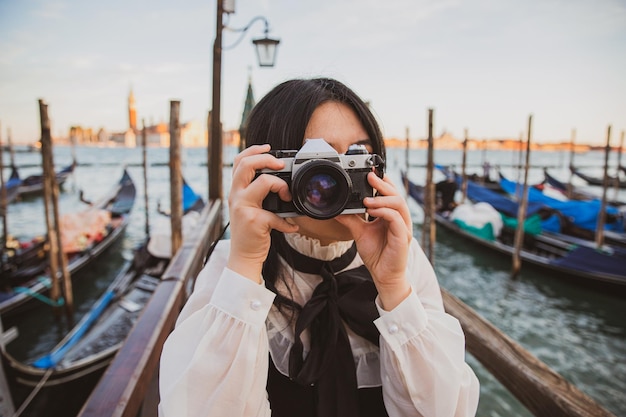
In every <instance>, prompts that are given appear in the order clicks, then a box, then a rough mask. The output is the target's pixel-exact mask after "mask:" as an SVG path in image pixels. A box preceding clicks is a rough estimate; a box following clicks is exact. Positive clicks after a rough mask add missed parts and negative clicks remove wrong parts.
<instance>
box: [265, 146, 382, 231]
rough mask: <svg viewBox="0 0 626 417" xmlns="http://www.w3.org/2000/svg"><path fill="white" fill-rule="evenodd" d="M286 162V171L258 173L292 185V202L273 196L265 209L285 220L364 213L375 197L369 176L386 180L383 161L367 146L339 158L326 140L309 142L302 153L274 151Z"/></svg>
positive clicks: (290, 187) (270, 196)
mask: <svg viewBox="0 0 626 417" xmlns="http://www.w3.org/2000/svg"><path fill="white" fill-rule="evenodd" d="M270 153H271V154H272V155H274V156H275V157H276V158H279V159H282V160H283V161H284V162H285V167H284V168H283V169H282V170H278V171H275V170H271V169H263V170H259V171H257V172H256V176H255V178H256V177H258V176H259V175H261V174H270V175H276V176H277V177H279V178H281V179H283V180H284V181H285V182H287V184H288V185H289V190H290V191H291V195H292V197H293V198H292V201H283V200H281V199H280V197H279V196H278V194H276V193H269V194H268V196H267V197H266V198H265V199H264V200H263V208H264V209H265V210H269V211H271V212H274V213H276V214H278V215H279V216H281V217H296V216H309V217H311V218H314V219H319V220H326V219H331V218H333V217H335V216H338V215H339V214H352V213H364V212H365V206H363V199H364V198H365V197H372V196H374V189H373V188H372V187H371V186H370V185H369V183H368V182H367V174H368V173H370V172H372V170H374V172H376V174H377V175H378V176H379V177H381V178H382V176H383V172H384V165H385V163H384V161H383V158H382V157H381V156H379V155H376V154H370V153H369V152H368V151H367V148H366V147H365V146H364V145H351V146H350V147H349V148H348V151H346V153H345V154H339V153H338V152H337V151H336V150H335V149H334V148H333V147H332V146H330V145H329V144H328V143H327V142H326V141H325V140H324V139H307V140H306V141H305V143H304V145H303V146H302V148H300V150H297V151H296V150H277V151H270Z"/></svg>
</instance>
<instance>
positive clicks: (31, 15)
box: [0, 0, 626, 144]
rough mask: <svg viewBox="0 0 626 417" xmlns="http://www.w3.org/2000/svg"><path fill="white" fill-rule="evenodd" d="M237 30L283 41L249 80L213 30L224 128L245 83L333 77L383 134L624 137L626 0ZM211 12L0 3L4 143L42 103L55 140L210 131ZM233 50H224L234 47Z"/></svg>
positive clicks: (299, 10)
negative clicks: (146, 128) (179, 126)
mask: <svg viewBox="0 0 626 417" xmlns="http://www.w3.org/2000/svg"><path fill="white" fill-rule="evenodd" d="M235 5H236V11H235V13H234V14H231V15H228V16H225V23H226V24H227V26H229V27H232V28H242V27H245V26H246V25H247V24H248V23H249V22H250V21H251V20H252V19H253V18H255V17H256V16H263V17H265V18H266V19H267V21H268V22H269V26H270V32H269V35H270V37H274V38H278V39H280V41H281V42H280V45H279V48H278V53H277V60H276V65H275V66H274V67H273V68H260V67H258V65H257V59H256V54H255V50H254V47H253V45H252V39H254V38H259V37H262V36H263V31H264V25H263V23H262V21H261V20H259V21H257V22H255V23H253V24H252V25H251V27H250V28H249V30H248V31H247V32H246V33H245V34H244V37H243V39H242V40H241V42H240V43H238V44H236V41H237V40H238V39H239V37H240V35H239V34H237V33H235V32H230V31H225V32H224V41H223V45H224V48H225V49H224V51H223V53H222V112H221V113H222V124H223V126H224V129H236V128H238V127H239V124H240V121H241V113H242V111H243V107H244V103H245V97H246V90H247V83H248V79H249V78H250V79H251V80H252V88H253V91H254V95H255V99H256V100H257V101H258V100H259V99H260V98H261V97H262V96H263V95H264V94H265V93H267V92H268V91H269V90H270V89H271V88H272V87H273V86H275V85H277V84H278V83H280V82H282V81H285V80H287V79H290V78H303V77H304V78H311V77H317V76H324V77H332V78H336V79H338V80H340V81H342V82H344V83H345V84H347V85H348V86H350V87H351V88H353V89H354V90H355V91H356V92H357V94H359V95H360V96H361V97H362V98H363V99H364V100H366V101H368V102H369V103H370V105H371V108H372V110H373V111H374V113H375V115H376V116H377V118H378V120H379V122H380V124H381V127H382V129H383V133H384V135H385V137H389V138H391V137H395V138H401V139H404V138H405V137H406V136H407V130H408V135H409V138H411V139H418V138H423V137H425V136H426V135H427V129H428V109H430V108H432V109H434V130H435V135H436V136H438V135H440V134H442V133H443V132H448V133H451V134H452V135H453V136H455V137H457V138H459V139H462V138H463V136H464V130H465V129H467V131H468V134H469V137H470V138H476V139H497V138H515V139H517V138H519V137H520V135H524V136H525V135H526V130H527V125H528V118H529V116H530V115H531V114H532V116H533V122H532V140H533V141H536V142H559V141H569V140H570V138H571V136H572V130H573V129H575V131H576V133H575V134H576V142H577V143H591V144H603V143H605V142H606V137H607V130H608V127H609V126H611V129H612V135H611V137H612V143H614V144H618V142H619V136H620V134H621V132H622V131H624V130H625V129H626V1H625V0H594V1H589V0H385V1H380V0H377V1H375V0H333V1H331V0H317V1H296V0H237V1H236V2H235ZM215 21H216V1H215V0H205V1H199V0H178V1H165V0H108V1H106V2H94V1H80V0H58V1H56V0H20V1H12V0H0V125H1V127H0V132H1V135H0V136H1V138H2V140H3V142H5V143H6V138H7V134H8V132H7V130H8V129H10V131H11V137H12V139H13V142H15V143H27V142H35V141H37V140H38V139H39V136H40V133H39V132H40V126H39V108H38V104H37V100H38V99H40V98H41V99H44V100H45V101H46V102H47V103H48V113H49V116H50V119H51V124H52V134H53V136H67V133H68V130H69V128H70V126H73V125H80V126H83V127H91V128H93V129H96V130H97V129H100V128H105V129H106V130H107V131H109V132H114V131H123V130H125V129H126V127H127V126H128V114H127V98H128V94H129V91H130V90H131V89H132V91H133V93H134V95H135V99H136V107H137V113H138V119H139V120H141V119H144V120H145V121H146V123H147V124H150V123H157V122H160V121H168V120H169V107H170V104H169V103H170V100H180V101H181V111H180V114H181V119H182V120H183V121H191V120H195V121H200V122H202V123H203V124H204V123H206V118H207V112H208V111H209V110H210V107H211V79H212V45H213V41H214V38H215V25H216V23H215ZM233 45H234V46H233Z"/></svg>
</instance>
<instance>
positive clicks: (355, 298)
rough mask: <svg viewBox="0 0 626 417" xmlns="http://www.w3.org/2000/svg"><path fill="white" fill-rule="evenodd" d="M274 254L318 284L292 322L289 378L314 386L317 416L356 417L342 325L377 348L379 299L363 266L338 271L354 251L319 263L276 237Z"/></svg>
mask: <svg viewBox="0 0 626 417" xmlns="http://www.w3.org/2000/svg"><path fill="white" fill-rule="evenodd" d="M278 235H279V238H278V239H277V240H278V241H277V242H276V243H277V250H278V253H279V254H281V256H282V257H283V258H284V259H285V260H287V262H288V263H290V264H291V265H292V266H293V268H294V269H296V270H297V271H300V272H304V273H310V274H319V275H321V277H322V282H321V283H320V284H319V285H318V286H317V287H316V288H315V290H314V291H313V295H312V296H311V299H310V300H309V301H308V302H307V303H306V304H305V305H304V306H303V308H302V310H301V311H300V314H299V316H298V318H297V320H296V326H295V335H294V336H295V337H294V345H293V347H292V348H291V352H290V355H289V377H290V378H291V379H292V380H293V381H295V382H296V383H298V384H300V385H303V386H310V385H315V386H316V387H317V393H318V404H317V415H318V416H320V417H321V416H324V417H332V416H341V417H358V416H359V402H358V385H357V379H356V367H355V364H354V357H353V356H352V349H351V348H350V341H349V339H348V334H347V332H346V328H345V326H344V324H343V322H345V323H346V325H347V326H348V327H350V329H352V331H354V332H355V333H356V334H358V335H360V336H362V337H364V338H366V339H367V340H369V341H371V342H372V343H375V344H376V345H378V339H379V334H380V333H379V332H378V329H377V328H376V326H375V325H374V320H375V319H376V318H378V317H379V315H378V310H377V309H376V305H375V304H374V299H375V298H376V295H377V294H378V292H377V290H376V287H375V286H374V282H373V280H372V276H371V274H370V273H369V271H368V270H367V268H366V267H365V265H362V266H360V267H358V268H354V269H350V270H347V271H343V272H340V273H338V274H336V273H335V271H342V270H343V269H345V268H346V267H348V265H350V263H351V262H352V261H353V260H354V257H355V256H356V245H352V247H351V248H350V249H349V250H348V251H347V252H346V253H344V254H343V255H342V256H340V257H339V258H336V259H334V260H332V261H322V260H319V259H314V258H310V257H308V256H306V255H303V254H301V253H299V252H297V251H296V250H295V249H293V248H292V247H291V246H290V245H289V244H288V243H287V242H286V241H285V237H284V236H283V235H282V234H278ZM307 328H308V329H309V330H310V340H311V347H310V351H309V353H308V355H307V357H306V359H303V357H302V353H303V346H302V340H301V335H302V332H303V331H304V330H305V329H307Z"/></svg>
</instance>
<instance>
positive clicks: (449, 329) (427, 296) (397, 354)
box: [375, 239, 479, 417]
mask: <svg viewBox="0 0 626 417" xmlns="http://www.w3.org/2000/svg"><path fill="white" fill-rule="evenodd" d="M407 274H408V277H409V280H410V281H411V286H412V292H411V294H410V295H409V296H408V297H407V298H406V299H405V300H404V301H403V302H402V303H400V304H399V305H398V306H397V307H396V308H395V309H393V310H392V311H385V310H383V309H382V308H381V307H380V305H379V304H378V310H379V313H380V318H378V319H377V320H376V322H375V324H376V326H377V328H378V330H379V331H380V334H381V338H380V355H381V376H382V380H383V397H384V401H385V407H386V408H387V411H388V413H389V415H390V416H397V417H399V416H415V415H416V413H417V414H418V415H420V416H428V417H433V416H441V417H443V416H473V415H475V413H476V408H477V406H478V396H479V382H478V378H476V375H475V374H474V372H473V371H472V369H471V368H470V367H469V365H468V364H467V363H466V362H465V336H464V334H463V331H462V329H461V326H460V324H459V322H458V320H457V319H455V318H454V317H452V316H450V315H449V314H447V313H446V312H445V311H444V308H443V301H442V298H441V290H440V288H439V284H438V283H437V278H436V276H435V273H434V271H433V268H432V266H431V265H430V262H428V259H427V258H426V256H425V255H424V252H423V251H422V249H421V248H420V246H419V245H418V243H417V241H416V240H415V239H414V240H413V242H412V243H411V257H410V261H409V264H408V265H407Z"/></svg>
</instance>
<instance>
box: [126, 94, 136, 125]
mask: <svg viewBox="0 0 626 417" xmlns="http://www.w3.org/2000/svg"><path fill="white" fill-rule="evenodd" d="M128 127H129V128H131V129H132V130H133V132H136V131H137V110H136V109H135V95H134V94H133V89H132V88H131V89H130V94H128Z"/></svg>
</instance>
